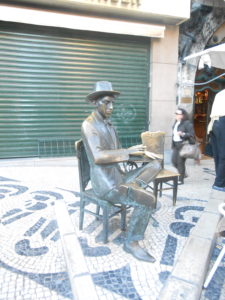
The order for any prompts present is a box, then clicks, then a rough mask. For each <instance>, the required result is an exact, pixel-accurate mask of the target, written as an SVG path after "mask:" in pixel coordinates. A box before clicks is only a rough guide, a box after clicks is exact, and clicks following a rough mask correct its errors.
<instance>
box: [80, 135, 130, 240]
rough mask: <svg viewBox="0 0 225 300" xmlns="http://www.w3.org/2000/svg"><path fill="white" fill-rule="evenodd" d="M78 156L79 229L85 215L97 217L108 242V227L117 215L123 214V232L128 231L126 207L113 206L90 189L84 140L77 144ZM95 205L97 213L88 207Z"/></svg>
mask: <svg viewBox="0 0 225 300" xmlns="http://www.w3.org/2000/svg"><path fill="white" fill-rule="evenodd" d="M75 148H76V154H77V159H78V171H79V181H80V217H79V229H80V230H82V229H83V223H84V214H85V213H88V214H91V215H93V216H95V217H96V219H97V220H101V221H102V222H103V242H104V243H107V242H108V232H109V231H108V226H109V219H110V218H112V217H113V216H115V215H117V214H121V222H120V227H121V230H123V231H125V230H126V211H127V207H126V205H122V204H112V203H110V202H109V201H106V200H104V199H100V198H98V197H97V196H96V195H95V193H94V191H93V189H92V188H89V187H88V184H89V182H90V165H89V162H88V158H87V154H86V151H85V148H84V144H83V141H82V140H79V141H77V142H75ZM90 203H92V204H95V205H96V211H95V212H94V211H92V210H90V209H89V208H87V207H86V206H88V204H90ZM101 211H102V213H101Z"/></svg>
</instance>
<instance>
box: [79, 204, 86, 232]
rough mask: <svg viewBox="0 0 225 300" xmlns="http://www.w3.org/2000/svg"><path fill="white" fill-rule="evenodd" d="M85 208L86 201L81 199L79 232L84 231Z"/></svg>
mask: <svg viewBox="0 0 225 300" xmlns="http://www.w3.org/2000/svg"><path fill="white" fill-rule="evenodd" d="M84 208H85V201H84V200H83V199H82V198H80V219H79V230H82V229H83V223H84Z"/></svg>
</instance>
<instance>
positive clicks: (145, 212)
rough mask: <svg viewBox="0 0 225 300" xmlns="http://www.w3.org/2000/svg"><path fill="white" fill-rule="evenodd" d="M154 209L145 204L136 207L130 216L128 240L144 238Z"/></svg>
mask: <svg viewBox="0 0 225 300" xmlns="http://www.w3.org/2000/svg"><path fill="white" fill-rule="evenodd" d="M151 213H152V210H151V209H150V207H146V206H144V205H141V206H138V207H135V208H134V210H133V213H132V215H131V218H130V223H129V227H128V232H127V241H128V242H131V241H140V240H143V239H144V233H145V230H146V228H147V226H148V223H149V220H150V217H151Z"/></svg>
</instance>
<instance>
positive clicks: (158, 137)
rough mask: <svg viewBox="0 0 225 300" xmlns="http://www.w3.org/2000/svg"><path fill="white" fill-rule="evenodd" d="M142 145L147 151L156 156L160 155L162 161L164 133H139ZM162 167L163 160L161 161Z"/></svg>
mask: <svg viewBox="0 0 225 300" xmlns="http://www.w3.org/2000/svg"><path fill="white" fill-rule="evenodd" d="M141 140H142V144H143V145H145V146H146V147H147V150H148V151H150V152H153V153H156V154H161V155H162V157H163V159H164V143H165V132H163V131H145V132H142V133H141ZM162 166H163V160H162Z"/></svg>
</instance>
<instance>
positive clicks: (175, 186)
mask: <svg viewBox="0 0 225 300" xmlns="http://www.w3.org/2000/svg"><path fill="white" fill-rule="evenodd" d="M177 186H178V177H176V178H174V180H173V205H174V206H175V205H176V201H177Z"/></svg>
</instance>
